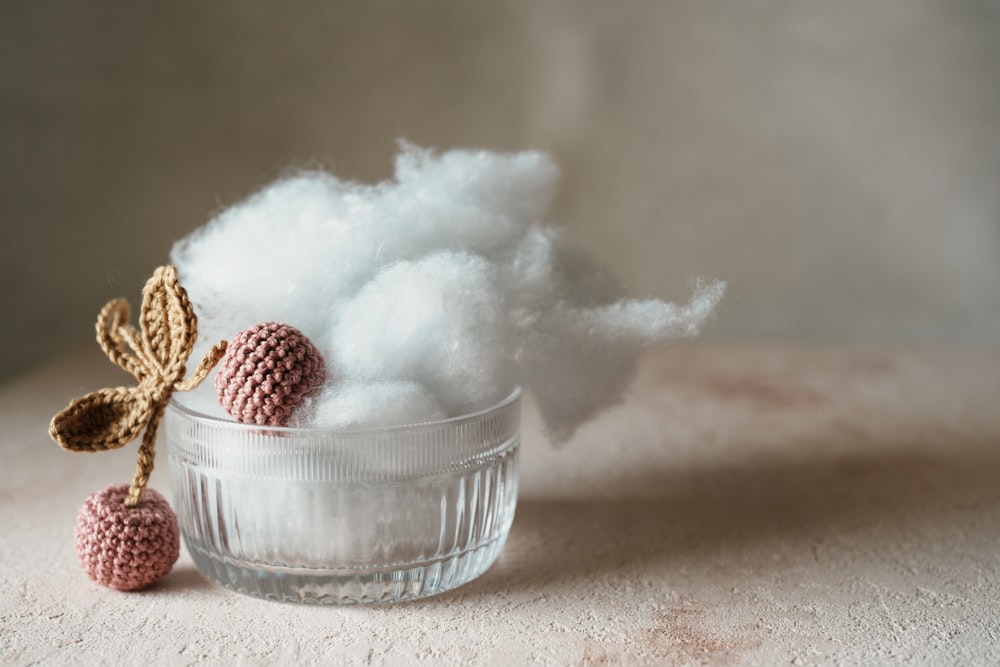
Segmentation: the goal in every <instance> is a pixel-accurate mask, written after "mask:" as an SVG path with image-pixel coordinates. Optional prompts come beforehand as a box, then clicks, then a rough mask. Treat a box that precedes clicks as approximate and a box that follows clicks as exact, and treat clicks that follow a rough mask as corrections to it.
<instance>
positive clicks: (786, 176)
mask: <svg viewBox="0 0 1000 667" xmlns="http://www.w3.org/2000/svg"><path fill="white" fill-rule="evenodd" d="M400 137H406V138H409V139H411V140H412V141H414V142H417V143H419V144H424V145H429V146H436V147H440V148H448V147H456V146H475V147H486V148H494V149H504V150H513V149H520V148H540V149H544V150H548V151H551V152H552V153H553V154H554V155H555V157H556V159H557V160H558V161H559V162H560V164H561V165H562V167H563V169H564V182H563V189H562V192H561V196H560V199H559V202H558V205H557V208H556V211H555V213H554V215H553V220H552V222H555V223H558V224H560V225H563V226H564V227H566V228H567V229H568V232H569V234H570V235H572V236H573V237H574V238H575V239H576V240H577V241H578V243H579V244H580V245H581V246H583V247H584V248H587V249H589V250H591V251H593V252H594V253H596V254H597V255H598V256H599V257H601V258H602V259H603V260H604V261H605V262H606V263H607V264H608V265H609V267H610V268H611V269H612V270H613V271H614V272H615V273H617V274H618V275H619V277H620V278H621V279H622V281H623V282H624V283H625V284H626V285H627V286H628V287H629V288H630V289H631V290H633V291H634V292H635V293H636V294H639V295H656V296H661V297H667V298H672V299H683V298H685V297H686V294H687V291H688V288H689V283H690V280H691V279H693V278H694V277H696V276H704V277H711V278H714V277H719V278H725V279H727V280H729V282H730V284H731V291H730V293H729V295H728V296H727V298H726V300H725V302H724V304H723V307H722V309H721V311H720V313H719V317H718V318H717V319H716V320H715V321H714V322H713V323H712V324H711V326H710V327H709V329H708V331H707V332H706V335H705V338H706V339H708V340H716V341H778V342H782V341H802V342H807V343H827V342H833V343H861V344H868V343H886V342H890V343H891V342H902V343H914V342H916V343H924V342H929V343H941V342H943V343H997V342H1000V3H998V2H986V1H981V2H976V1H961V2H958V1H955V2H950V1H948V2H946V1H941V2H927V1H924V0H887V1H885V2H879V3H869V2H862V1H861V0H851V1H847V2H827V3H823V4H819V3H806V2H793V1H780V2H779V1H774V0H769V1H767V2H738V1H733V2H713V3H703V2H623V3H612V2H597V1H594V2H540V3H535V2H513V3H500V2H457V1H456V2H434V3H416V2H402V1H401V2H376V3H366V4H362V3H357V4H350V5H349V4H347V3H318V2H317V3H311V2H296V3H290V4H279V3H265V2H212V3H197V2H172V3H165V2H161V3H125V2H120V3H109V2H89V3H71V2H45V3H39V2H7V3H4V4H3V5H0V224H2V225H3V241H2V244H0V253H2V255H0V260H2V262H0V271H2V279H3V285H4V286H5V289H4V290H3V326H2V327H0V337H2V338H0V379H3V378H9V377H11V376H12V375H14V374H16V373H18V372H20V371H22V370H24V369H26V368H28V367H30V366H31V365H34V364H37V363H38V362H40V361H41V360H43V359H45V358H47V357H50V356H52V355H54V354H57V353H58V352H60V351H61V350H63V349H65V348H66V347H67V346H70V345H73V344H76V343H79V342H81V341H85V340H89V339H90V338H91V336H92V327H93V321H94V318H95V316H96V314H97V311H98V309H99V308H100V307H101V305H102V304H103V303H104V302H105V301H106V300H107V299H109V298H111V297H114V296H128V297H129V298H130V299H132V300H133V302H134V301H135V300H136V299H137V297H138V294H139V290H140V289H141V286H142V284H143V282H144V281H145V279H146V277H147V276H148V274H149V273H150V272H151V270H152V268H153V267H154V266H156V265H158V264H160V263H163V262H164V261H165V260H166V259H167V254H168V252H169V249H170V246H171V243H172V242H173V241H174V240H175V239H177V238H179V237H180V236H183V235H184V234H186V233H187V232H189V231H190V230H192V229H193V228H195V227H197V226H198V225H200V224H202V223H203V222H205V221H206V220H207V219H208V218H209V217H210V216H211V215H212V213H213V212H215V211H217V210H219V208H220V207H223V206H225V205H227V204H229V203H232V202H234V201H236V200H238V199H240V198H242V197H244V196H246V195H248V194H249V193H251V192H252V191H253V190H255V189H256V188H257V187H259V186H261V185H263V184H264V183H265V182H267V181H269V180H271V179H272V178H274V177H276V176H278V175H280V174H281V173H283V172H284V171H286V170H288V169H291V168H295V167H301V166H316V165H322V166H326V167H329V168H331V169H333V170H334V171H335V172H336V173H338V174H339V175H341V176H346V177H352V178H356V179H360V180H366V181H371V180H376V179H382V178H385V177H387V176H389V175H390V174H391V167H392V164H391V158H392V155H393V153H394V152H395V142H396V140H397V138H400Z"/></svg>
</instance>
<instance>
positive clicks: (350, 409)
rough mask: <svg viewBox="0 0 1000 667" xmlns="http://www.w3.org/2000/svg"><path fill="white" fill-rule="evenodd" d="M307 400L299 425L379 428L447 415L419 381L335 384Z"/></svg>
mask: <svg viewBox="0 0 1000 667" xmlns="http://www.w3.org/2000/svg"><path fill="white" fill-rule="evenodd" d="M308 400H309V403H308V404H307V405H303V409H302V411H301V414H302V415H303V417H302V418H297V422H296V425H303V424H305V425H308V426H313V427H319V428H338V429H356V428H379V427H385V426H397V425H401V424H418V423H421V422H427V421H436V420H438V419H444V418H445V417H446V416H447V415H446V414H445V412H444V410H442V409H441V407H440V406H438V405H437V403H436V402H435V400H434V397H433V396H432V395H431V393H430V392H429V391H427V390H426V389H425V388H424V387H423V386H421V385H420V384H418V383H416V382H399V381H396V382H393V381H386V382H371V383H361V382H355V383H345V384H336V385H333V386H330V387H327V388H326V389H324V390H323V391H322V392H320V394H319V395H318V396H316V397H315V398H312V399H308Z"/></svg>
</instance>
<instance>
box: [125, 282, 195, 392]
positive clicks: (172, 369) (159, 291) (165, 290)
mask: <svg viewBox="0 0 1000 667" xmlns="http://www.w3.org/2000/svg"><path fill="white" fill-rule="evenodd" d="M139 326H140V327H141V328H142V334H143V345H144V346H145V347H146V348H147V349H146V352H147V354H148V355H149V356H151V357H152V358H153V359H155V361H156V363H157V364H158V365H159V366H160V368H161V369H162V370H163V371H164V375H165V379H166V380H167V382H168V383H169V384H173V383H174V382H177V381H178V380H180V379H181V377H182V376H183V375H184V363H185V362H186V361H187V358H188V356H189V355H190V354H191V348H192V347H193V346H194V341H195V339H196V338H197V337H198V325H197V318H196V317H195V315H194V309H193V308H192V307H191V302H190V301H189V300H188V295H187V292H185V291H184V288H183V287H181V284H180V282H178V280H177V269H176V268H174V267H172V266H161V267H160V268H158V269H157V270H156V272H155V273H153V277H152V278H150V279H149V281H148V282H147V283H146V286H145V287H144V288H143V290H142V309H141V311H140V313H139Z"/></svg>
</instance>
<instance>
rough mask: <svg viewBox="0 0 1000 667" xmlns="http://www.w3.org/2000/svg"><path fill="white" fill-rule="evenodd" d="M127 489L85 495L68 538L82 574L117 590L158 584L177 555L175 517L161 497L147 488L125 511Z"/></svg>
mask: <svg viewBox="0 0 1000 667" xmlns="http://www.w3.org/2000/svg"><path fill="white" fill-rule="evenodd" d="M128 489H129V485H128V484H121V485H117V486H109V487H107V488H105V489H102V490H101V491H95V492H94V493H92V494H90V495H89V496H88V497H87V500H86V502H84V504H83V507H81V508H80V513H79V514H77V517H76V528H75V530H74V533H73V537H74V541H75V543H76V554H77V556H79V558H80V565H82V566H83V569H84V571H85V572H86V573H87V575H88V576H90V578H91V579H93V580H94V581H96V582H97V583H99V584H103V585H105V586H108V587H110V588H116V589H118V590H120V591H134V590H137V589H140V588H145V587H146V586H149V585H150V584H152V583H154V582H156V581H159V580H160V579H162V578H163V577H164V576H166V574H167V573H168V572H170V568H172V567H173V566H174V563H176V562H177V557H178V556H180V553H181V540H180V529H179V528H178V525H177V515H176V514H174V511H173V510H172V509H171V508H170V505H169V504H168V503H167V501H166V500H165V499H164V498H163V496H161V495H160V494H159V493H157V492H156V491H154V490H152V489H146V492H145V494H144V495H143V499H142V502H141V503H139V504H138V505H136V506H135V507H125V498H126V497H127V496H128Z"/></svg>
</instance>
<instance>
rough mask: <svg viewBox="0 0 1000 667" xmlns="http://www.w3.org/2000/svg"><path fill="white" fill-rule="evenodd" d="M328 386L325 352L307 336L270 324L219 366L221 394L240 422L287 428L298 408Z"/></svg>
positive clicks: (256, 329)
mask: <svg viewBox="0 0 1000 667" xmlns="http://www.w3.org/2000/svg"><path fill="white" fill-rule="evenodd" d="M325 381H326V367H325V365H324V363H323V357H322V355H320V352H319V350H318V349H317V348H316V346H315V345H313V343H312V341H310V340H309V338H307V337H306V335H305V334H304V333H302V332H301V331H299V330H298V329H296V328H295V327H293V326H289V325H287V324H283V323H281V322H264V323H262V324H258V325H256V326H253V327H250V328H249V329H245V330H243V331H240V332H239V333H237V334H236V336H235V337H234V338H233V340H232V341H230V343H229V347H228V348H227V351H226V354H225V356H224V357H223V358H222V361H221V362H219V371H218V372H217V373H216V375H215V389H216V391H217V392H218V395H219V402H220V403H221V404H222V407H223V408H225V410H226V412H228V413H229V414H230V415H232V416H233V417H234V418H235V419H236V420H237V421H241V422H244V423H247V424H259V425H261V426H265V425H266V426H287V425H288V423H289V422H290V421H291V419H292V415H293V414H294V412H295V410H296V408H298V407H299V406H300V405H301V404H302V401H303V400H304V399H305V398H306V397H307V396H310V395H312V394H313V393H315V392H316V391H318V390H319V389H320V388H321V387H322V386H323V382H325Z"/></svg>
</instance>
